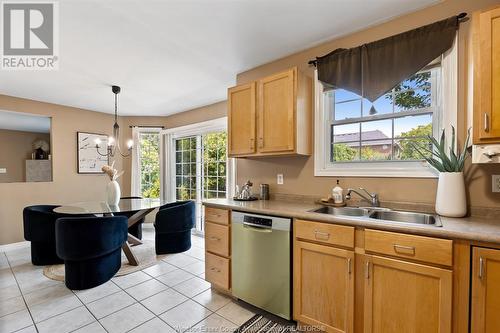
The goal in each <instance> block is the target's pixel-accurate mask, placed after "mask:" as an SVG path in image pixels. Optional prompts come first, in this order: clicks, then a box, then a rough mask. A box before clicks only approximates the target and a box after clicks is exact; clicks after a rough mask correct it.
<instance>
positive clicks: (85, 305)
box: [70, 290, 119, 333]
mask: <svg viewBox="0 0 500 333" xmlns="http://www.w3.org/2000/svg"><path fill="white" fill-rule="evenodd" d="M71 292H72V293H73V295H75V296H76V298H78V300H79V301H80V302H82V304H83V306H84V307H85V309H87V311H88V312H89V313H90V315H91V316H92V317H94V318H95V320H96V321H97V323H99V325H100V326H101V327H102V329H103V330H104V331H106V332H108V330H107V329H106V328H105V327H104V326H102V324H101V322H100V321H99V319H97V317H96V316H94V314H93V313H92V311H90V309H89V308H88V307H87V304H85V302H84V301H82V300H81V299H80V297H78V295H77V294H76V293H75V292H74V291H73V290H71ZM118 292H119V291H117V292H116V293H118ZM116 293H113V294H110V295H108V296H111V295H114V294H116ZM105 297H107V296H105ZM102 298H104V297H102ZM102 298H99V299H102ZM99 299H96V300H94V301H93V302H95V301H98V300H99ZM90 303H92V302H90ZM90 303H89V304H90ZM92 324H93V323H89V324H87V325H84V326H81V327H78V328H76V329H74V330H72V331H70V333H71V332H74V331H76V330H79V329H80V328H83V327H86V326H89V325H92Z"/></svg>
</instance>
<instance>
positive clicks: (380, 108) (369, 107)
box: [324, 68, 440, 163]
mask: <svg viewBox="0 0 500 333" xmlns="http://www.w3.org/2000/svg"><path fill="white" fill-rule="evenodd" d="M439 70H440V68H435V69H431V70H426V71H422V72H420V73H417V74H415V75H413V76H412V77H410V78H408V79H406V80H404V81H403V82H401V84H399V85H398V86H396V87H395V88H394V89H392V90H391V91H390V92H388V93H387V94H385V95H384V96H382V97H380V98H378V99H377V100H376V101H374V102H370V101H368V100H367V99H365V98H362V96H358V95H356V94H354V93H352V92H349V91H346V90H342V89H336V90H330V91H327V92H325V93H324V108H325V110H324V111H325V114H328V115H329V118H330V119H331V120H330V162H332V163H338V162H366V161H401V160H406V161H415V160H422V157H421V156H420V155H419V154H418V153H417V151H416V150H415V148H414V147H415V146H417V147H418V146H426V147H427V146H428V139H427V135H432V133H433V122H434V119H433V118H434V111H435V109H437V105H436V104H437V102H436V101H437V99H436V98H435V96H434V92H435V91H436V88H435V86H436V85H437V82H438V79H437V78H438V75H439Z"/></svg>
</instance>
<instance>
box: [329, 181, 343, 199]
mask: <svg viewBox="0 0 500 333" xmlns="http://www.w3.org/2000/svg"><path fill="white" fill-rule="evenodd" d="M339 183H340V181H339V180H338V179H337V186H335V187H334V188H333V189H332V198H333V202H334V203H336V204H341V203H342V202H344V190H343V189H342V187H340V185H339Z"/></svg>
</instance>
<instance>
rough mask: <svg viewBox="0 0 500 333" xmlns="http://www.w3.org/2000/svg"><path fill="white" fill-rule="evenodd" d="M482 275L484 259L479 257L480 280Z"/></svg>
mask: <svg viewBox="0 0 500 333" xmlns="http://www.w3.org/2000/svg"><path fill="white" fill-rule="evenodd" d="M483 277H484V259H483V258H482V257H479V278H480V279H481V280H482V279H483Z"/></svg>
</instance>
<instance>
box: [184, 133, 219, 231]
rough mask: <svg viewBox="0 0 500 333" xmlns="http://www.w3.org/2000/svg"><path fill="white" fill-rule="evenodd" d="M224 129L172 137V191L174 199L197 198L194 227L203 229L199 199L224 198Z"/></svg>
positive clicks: (200, 200)
mask: <svg viewBox="0 0 500 333" xmlns="http://www.w3.org/2000/svg"><path fill="white" fill-rule="evenodd" d="M226 143H227V138H226V132H218V133H208V134H204V135H197V136H192V137H185V138H180V139H176V140H175V190H176V191H175V194H176V199H177V200H195V201H196V229H197V230H199V231H203V221H204V216H203V209H202V205H201V202H202V200H203V199H208V198H225V197H226V173H227V170H226V165H227V152H226V149H227V144H226Z"/></svg>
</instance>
